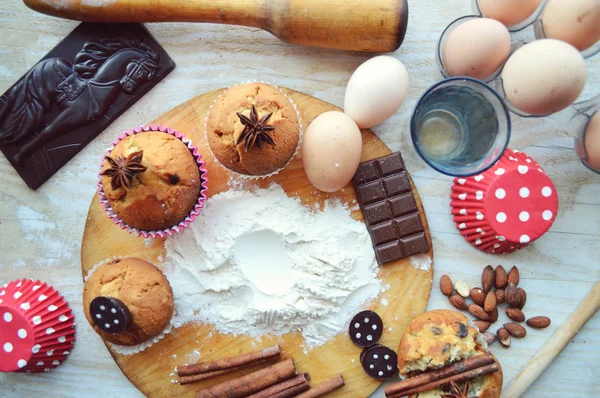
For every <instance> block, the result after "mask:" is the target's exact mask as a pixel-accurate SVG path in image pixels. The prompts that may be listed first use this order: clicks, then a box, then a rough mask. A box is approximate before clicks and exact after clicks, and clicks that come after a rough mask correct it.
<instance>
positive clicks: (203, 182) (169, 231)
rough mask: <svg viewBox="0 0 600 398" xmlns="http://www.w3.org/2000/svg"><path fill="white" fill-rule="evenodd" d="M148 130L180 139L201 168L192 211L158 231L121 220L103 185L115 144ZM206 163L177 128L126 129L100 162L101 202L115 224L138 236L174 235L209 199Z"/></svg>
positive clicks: (156, 126) (158, 126) (189, 221)
mask: <svg viewBox="0 0 600 398" xmlns="http://www.w3.org/2000/svg"><path fill="white" fill-rule="evenodd" d="M148 131H157V132H161V133H166V134H170V135H172V136H175V137H177V138H178V139H180V140H181V141H182V142H183V143H184V144H185V145H186V146H187V147H188V148H189V150H190V152H191V153H192V155H193V156H194V159H195V160H196V163H197V164H198V170H200V193H199V195H198V201H197V202H196V205H195V206H194V207H193V208H192V210H191V211H190V213H189V214H188V215H187V216H186V217H185V218H184V219H183V220H181V221H180V222H179V223H178V224H177V225H174V226H172V227H170V228H165V229H161V230H157V231H145V230H140V229H137V228H133V227H131V226H129V225H127V224H126V223H125V221H123V220H121V218H119V216H117V215H116V214H115V212H114V210H113V209H112V207H111V205H110V203H109V202H108V199H107V198H106V195H105V193H104V186H103V185H102V171H103V168H104V162H106V156H109V155H110V153H111V152H112V150H113V149H114V148H115V146H116V145H117V144H118V143H119V142H120V141H121V140H123V139H125V138H127V137H129V136H130V135H134V134H137V133H141V132H148ZM204 165H205V163H204V161H203V160H202V154H201V153H200V151H198V148H197V147H195V146H194V145H192V141H191V140H189V139H187V138H186V137H185V136H184V135H183V134H181V133H179V132H178V131H177V130H173V129H171V128H169V127H164V126H160V125H152V124H150V125H147V126H140V127H136V128H134V129H133V130H128V131H125V132H124V133H123V134H122V135H120V136H119V137H117V139H116V140H115V141H113V143H112V144H111V146H110V148H108V149H107V150H106V153H105V154H104V156H103V157H102V163H101V164H100V173H99V174H98V194H99V195H100V203H102V206H103V207H104V211H106V213H107V214H108V217H109V218H110V219H111V220H113V222H114V223H115V224H117V225H118V226H119V227H121V229H125V230H127V232H129V233H130V234H135V235H137V236H143V237H144V238H157V237H160V238H166V237H167V236H173V235H174V234H176V233H178V232H181V231H183V230H184V229H186V228H187V227H188V226H189V225H190V224H191V223H192V222H193V221H194V220H195V219H196V217H197V216H198V215H199V214H200V213H201V211H202V209H203V208H204V205H205V203H206V199H207V196H206V195H207V192H208V174H207V172H206V168H205V167H204Z"/></svg>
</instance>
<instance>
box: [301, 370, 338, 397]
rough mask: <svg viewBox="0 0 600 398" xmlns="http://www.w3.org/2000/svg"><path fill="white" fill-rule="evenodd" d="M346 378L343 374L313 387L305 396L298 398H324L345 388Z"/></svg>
mask: <svg viewBox="0 0 600 398" xmlns="http://www.w3.org/2000/svg"><path fill="white" fill-rule="evenodd" d="M344 384H345V383H344V378H343V377H342V375H341V374H339V375H337V376H334V377H332V378H330V379H327V380H325V381H324V382H322V383H319V384H317V385H316V386H314V387H312V388H311V389H310V390H308V391H306V392H305V393H303V394H300V395H298V396H297V398H317V397H322V396H323V395H325V394H329V393H330V392H332V391H334V390H337V389H338V388H341V387H343V386H344Z"/></svg>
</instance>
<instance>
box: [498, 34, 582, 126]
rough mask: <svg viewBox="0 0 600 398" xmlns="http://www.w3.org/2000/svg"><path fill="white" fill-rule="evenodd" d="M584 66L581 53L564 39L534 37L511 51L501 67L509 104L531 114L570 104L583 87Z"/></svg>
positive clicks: (542, 113) (539, 113)
mask: <svg viewBox="0 0 600 398" xmlns="http://www.w3.org/2000/svg"><path fill="white" fill-rule="evenodd" d="M586 78H587V70H586V66H585V62H584V60H583V57H582V56H581V53H580V52H579V51H577V49H576V48H575V47H573V46H571V45H570V44H568V43H565V42H564V41H559V40H553V39H542V40H536V41H534V42H532V43H529V44H526V45H524V46H523V47H521V48H519V49H518V50H517V51H515V52H514V54H513V55H511V57H510V58H509V59H508V61H506V65H504V69H503V70H502V80H503V85H504V92H505V93H506V97H507V99H508V100H509V101H510V103H511V104H512V105H514V106H515V107H516V108H517V109H519V110H521V111H522V112H525V113H529V114H532V115H539V116H541V115H548V114H551V113H555V112H558V111H560V110H563V109H565V108H566V107H568V106H569V105H571V104H572V103H573V102H574V101H575V100H576V99H577V97H579V95H580V94H581V92H582V91H583V87H584V86H585V81H586Z"/></svg>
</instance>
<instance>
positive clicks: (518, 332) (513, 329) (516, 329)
mask: <svg viewBox="0 0 600 398" xmlns="http://www.w3.org/2000/svg"><path fill="white" fill-rule="evenodd" d="M504 329H506V330H507V331H508V333H510V335H511V336H513V337H516V338H517V339H522V338H523V337H525V336H527V330H526V329H525V328H524V327H523V326H521V325H519V324H518V323H514V322H510V323H505V324H504Z"/></svg>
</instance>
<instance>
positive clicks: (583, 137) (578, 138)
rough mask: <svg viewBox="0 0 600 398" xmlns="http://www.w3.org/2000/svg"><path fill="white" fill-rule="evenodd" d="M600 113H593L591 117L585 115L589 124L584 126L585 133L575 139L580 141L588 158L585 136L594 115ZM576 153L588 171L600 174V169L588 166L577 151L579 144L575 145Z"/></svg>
mask: <svg viewBox="0 0 600 398" xmlns="http://www.w3.org/2000/svg"><path fill="white" fill-rule="evenodd" d="M598 112H600V110H598V111H596V112H593V113H592V114H591V115H587V114H583V115H584V116H585V117H587V119H588V120H587V122H586V123H585V126H583V131H582V132H581V133H580V136H579V137H575V140H576V141H577V140H579V141H580V142H581V148H582V149H583V152H584V154H585V155H586V156H587V149H586V148H585V135H586V133H587V128H588V126H589V125H590V123H591V122H592V118H593V117H594V115H595V114H596V113H598ZM575 153H576V154H577V157H578V158H579V161H580V162H581V163H582V164H583V165H584V166H585V167H587V168H588V169H590V170H591V171H593V172H594V173H596V174H600V169H595V168H593V167H592V166H591V165H590V164H588V162H586V161H585V159H584V157H583V156H581V154H580V153H579V152H578V151H577V144H575Z"/></svg>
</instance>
